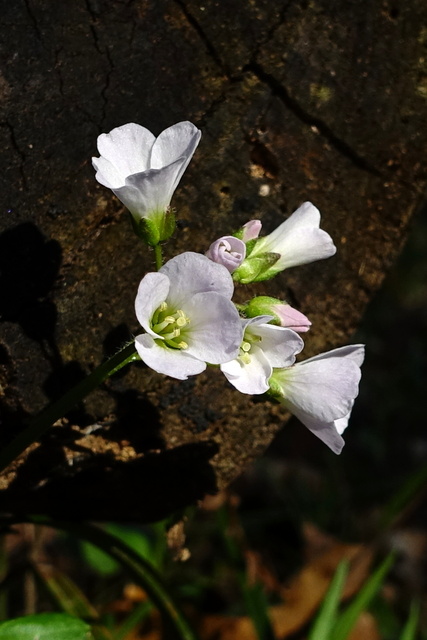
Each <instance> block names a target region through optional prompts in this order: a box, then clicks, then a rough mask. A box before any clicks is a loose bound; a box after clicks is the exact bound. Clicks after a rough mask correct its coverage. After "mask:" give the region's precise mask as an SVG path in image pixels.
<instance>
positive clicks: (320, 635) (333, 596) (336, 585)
mask: <svg viewBox="0 0 427 640" xmlns="http://www.w3.org/2000/svg"><path fill="white" fill-rule="evenodd" d="M348 569H349V563H348V562H347V561H346V560H344V561H342V562H340V563H339V565H338V567H337V570H336V571H335V574H334V577H333V578H332V581H331V584H330V587H329V589H328V592H327V594H326V596H325V598H324V600H323V602H322V605H321V607H320V610H319V612H318V614H317V616H316V620H315V622H314V624H313V626H312V628H311V631H310V634H309V636H308V640H327V639H328V638H329V635H330V633H331V630H332V627H333V626H334V624H335V622H336V619H337V610H338V605H339V603H340V598H341V595H342V592H343V589H344V585H345V581H346V578H347V575H348Z"/></svg>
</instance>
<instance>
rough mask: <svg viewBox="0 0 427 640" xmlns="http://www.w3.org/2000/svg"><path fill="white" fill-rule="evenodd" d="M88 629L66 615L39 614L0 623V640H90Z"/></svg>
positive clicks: (82, 623) (80, 622) (80, 621)
mask: <svg viewBox="0 0 427 640" xmlns="http://www.w3.org/2000/svg"><path fill="white" fill-rule="evenodd" d="M92 638H93V636H92V634H91V631H90V627H89V625H88V624H86V622H83V620H79V619H78V618H74V617H73V616H69V615H67V614H66V613H39V614H36V615H33V616H24V617H23V618H15V619H14V620H8V621H7V622H2V623H0V640H35V639H37V640H92Z"/></svg>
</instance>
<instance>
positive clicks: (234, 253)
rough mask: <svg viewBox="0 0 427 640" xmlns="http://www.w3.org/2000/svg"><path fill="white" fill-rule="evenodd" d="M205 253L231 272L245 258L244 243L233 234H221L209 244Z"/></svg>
mask: <svg viewBox="0 0 427 640" xmlns="http://www.w3.org/2000/svg"><path fill="white" fill-rule="evenodd" d="M205 255H206V257H207V258H209V260H212V261H213V262H216V263H217V264H222V265H223V266H224V267H225V268H226V269H227V271H229V272H230V273H232V272H233V271H234V270H235V269H237V267H239V266H240V265H241V264H242V262H243V260H244V259H245V256H246V245H245V243H244V242H243V241H242V240H239V239H238V238H235V237H234V236H223V237H222V238H219V239H218V240H215V242H213V243H212V244H211V246H210V247H209V249H208V250H207V251H206V254H205Z"/></svg>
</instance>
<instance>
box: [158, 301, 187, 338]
mask: <svg viewBox="0 0 427 640" xmlns="http://www.w3.org/2000/svg"><path fill="white" fill-rule="evenodd" d="M189 324H190V318H188V317H187V316H186V315H185V313H184V312H183V310H182V309H177V310H176V311H175V312H173V310H172V309H170V308H169V307H168V304H167V302H162V304H161V305H160V307H159V308H158V309H156V311H155V312H154V313H153V317H152V318H151V328H152V330H153V331H155V332H156V333H157V334H158V335H159V336H161V337H162V338H163V342H164V343H166V344H167V345H168V347H172V349H188V344H187V343H186V342H185V340H183V339H182V335H181V332H182V331H183V330H184V329H185V327H187V325H189Z"/></svg>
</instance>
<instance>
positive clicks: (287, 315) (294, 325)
mask: <svg viewBox="0 0 427 640" xmlns="http://www.w3.org/2000/svg"><path fill="white" fill-rule="evenodd" d="M242 311H243V313H244V314H245V316H246V317H247V318H255V317H257V316H262V315H269V316H273V320H270V323H271V324H275V325H278V326H280V327H286V328H287V329H293V330H294V331H298V332H299V333H304V332H305V331H308V330H309V328H310V327H311V322H310V320H309V319H308V318H307V317H306V316H305V315H304V314H303V313H301V312H300V311H297V309H294V308H293V307H291V305H290V304H288V303H287V302H285V301H284V300H278V299H277V298H270V297H269V296H257V297H256V298H252V300H250V302H248V303H247V305H246V306H245V307H243V309H242Z"/></svg>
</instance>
